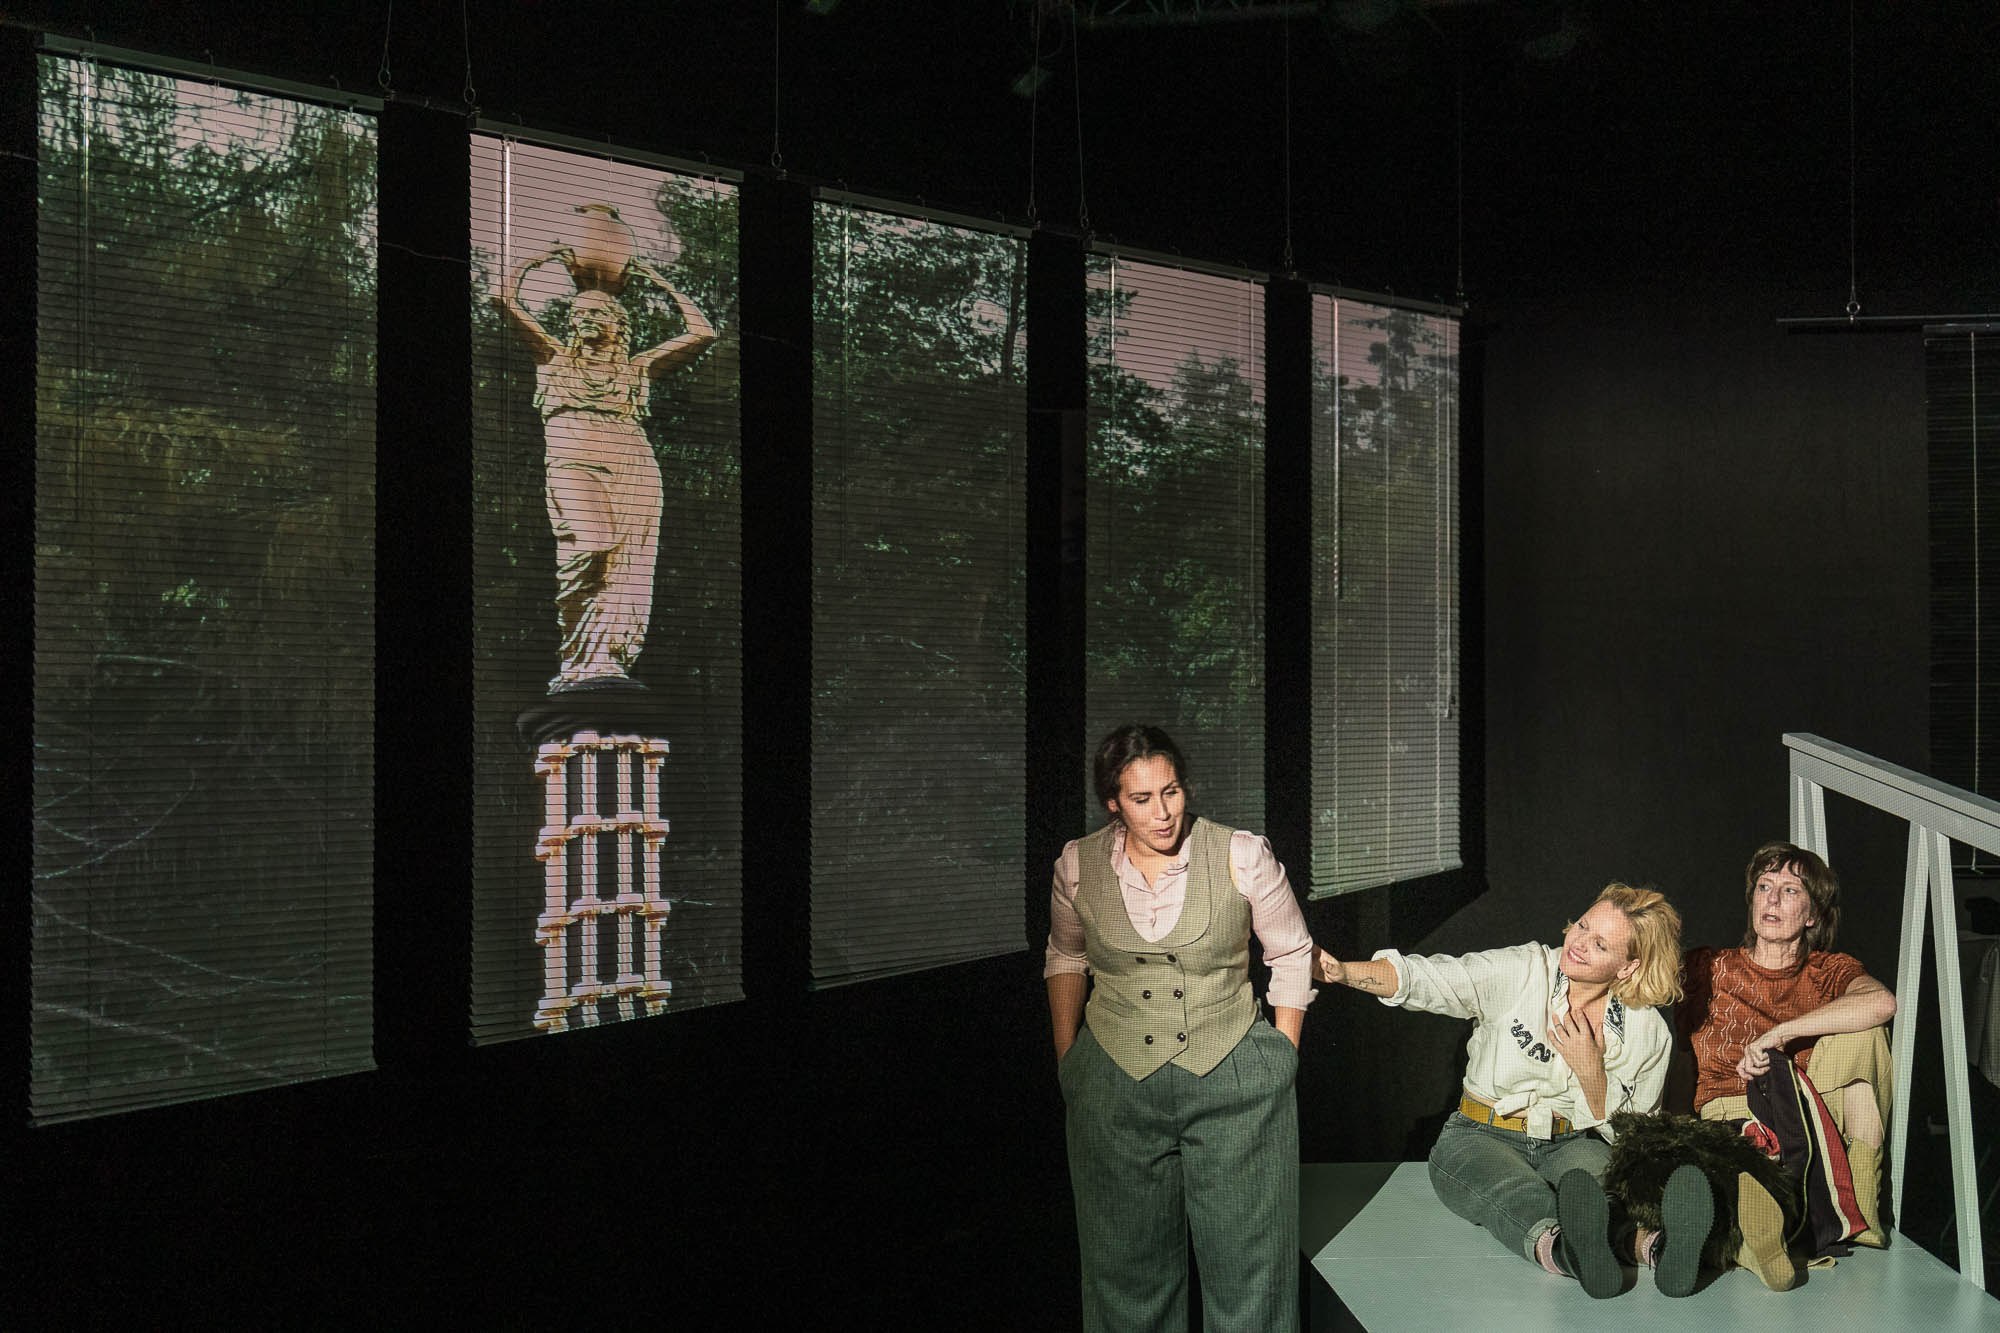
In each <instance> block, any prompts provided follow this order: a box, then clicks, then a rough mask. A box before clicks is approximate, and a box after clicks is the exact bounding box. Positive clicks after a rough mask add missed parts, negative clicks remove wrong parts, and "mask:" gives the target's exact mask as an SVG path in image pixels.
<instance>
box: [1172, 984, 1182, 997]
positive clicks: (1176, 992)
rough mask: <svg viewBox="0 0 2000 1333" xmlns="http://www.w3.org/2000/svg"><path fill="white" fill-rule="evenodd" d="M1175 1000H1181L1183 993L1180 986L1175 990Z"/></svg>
mask: <svg viewBox="0 0 2000 1333" xmlns="http://www.w3.org/2000/svg"><path fill="white" fill-rule="evenodd" d="M1174 998H1175V999H1176V1000H1178V999H1180V998H1181V992H1180V988H1179V987H1178V986H1176V987H1175V988H1174Z"/></svg>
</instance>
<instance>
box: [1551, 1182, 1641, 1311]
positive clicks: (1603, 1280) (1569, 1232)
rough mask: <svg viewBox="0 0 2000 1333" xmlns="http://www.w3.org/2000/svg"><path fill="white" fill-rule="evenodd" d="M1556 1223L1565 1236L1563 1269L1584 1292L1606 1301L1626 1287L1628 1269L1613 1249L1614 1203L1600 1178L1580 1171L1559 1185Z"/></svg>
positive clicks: (1559, 1239) (1560, 1239) (1561, 1241)
mask: <svg viewBox="0 0 2000 1333" xmlns="http://www.w3.org/2000/svg"><path fill="white" fill-rule="evenodd" d="M1556 1220H1557V1221H1558V1222H1559V1223H1560V1224H1561V1226H1562V1234H1561V1235H1560V1236H1559V1237H1557V1239H1556V1244H1557V1245H1558V1246H1559V1247H1560V1248H1561V1250H1562V1266H1563V1267H1564V1268H1567V1269H1568V1270H1569V1271H1570V1272H1572V1273H1574V1274H1576V1280H1577V1281H1579V1282H1581V1283H1582V1284H1583V1289H1584V1290H1585V1291H1587V1292H1589V1293H1590V1294H1591V1295H1592V1296H1595V1297H1596V1298H1597V1299H1599V1300H1603V1299H1604V1298H1605V1297H1607V1296H1616V1295H1617V1294H1618V1293H1619V1291H1621V1290H1622V1289H1623V1288H1624V1286H1625V1270H1624V1267H1623V1266H1622V1265H1621V1264H1619V1262H1618V1256H1617V1255H1616V1254H1614V1253H1612V1250H1611V1204H1610V1202H1609V1200H1607V1199H1606V1198H1605V1197H1604V1186H1602V1185H1600V1184H1598V1183H1597V1177H1596V1176H1593V1175H1591V1174H1590V1172H1588V1171H1585V1170H1583V1169H1582V1168H1580V1167H1579V1168H1578V1169H1577V1170H1575V1171H1571V1172H1569V1173H1567V1174H1566V1175H1564V1176H1563V1178H1562V1179H1561V1180H1560V1181H1558V1182H1557V1183H1556Z"/></svg>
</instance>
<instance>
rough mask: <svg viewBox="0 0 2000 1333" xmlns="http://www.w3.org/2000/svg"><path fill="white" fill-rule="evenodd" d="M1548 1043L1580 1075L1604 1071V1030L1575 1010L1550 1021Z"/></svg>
mask: <svg viewBox="0 0 2000 1333" xmlns="http://www.w3.org/2000/svg"><path fill="white" fill-rule="evenodd" d="M1549 1044H1550V1045H1552V1046H1554V1047H1555V1048H1556V1054H1558V1055H1560V1056H1562V1058H1563V1063H1564V1064H1567V1065H1568V1066H1569V1067H1570V1068H1571V1069H1572V1070H1574V1071H1576V1073H1577V1074H1578V1075H1579V1076H1582V1077H1591V1076H1602V1074H1603V1073H1604V1029H1602V1028H1597V1027H1592V1026H1591V1025H1590V1020H1589V1019H1588V1018H1585V1017H1584V1016H1583V1015H1582V1014H1581V1013H1579V1012H1577V1011H1576V1010H1574V1009H1572V1010H1570V1011H1569V1012H1568V1013H1566V1014H1564V1015H1563V1016H1562V1017H1560V1018H1555V1019H1551V1020H1550V1021H1549Z"/></svg>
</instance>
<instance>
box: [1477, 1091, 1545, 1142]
mask: <svg viewBox="0 0 2000 1333" xmlns="http://www.w3.org/2000/svg"><path fill="white" fill-rule="evenodd" d="M1458 1111H1459V1114H1460V1115H1462V1116H1464V1117H1465V1118H1466V1119H1467V1120H1477V1121H1478V1122H1479V1123H1480V1124H1482V1125H1491V1126H1493V1128H1495V1129H1511V1130H1513V1131H1514V1132H1515V1133H1516V1134H1525V1133H1527V1132H1528V1118H1527V1117H1526V1116H1520V1115H1501V1114H1500V1113H1499V1112H1497V1111H1495V1110H1494V1109H1493V1108H1492V1107H1490V1106H1488V1105H1487V1104H1486V1103H1485V1102H1482V1101H1480V1100H1479V1099H1478V1098H1477V1097H1472V1096H1466V1097H1461V1098H1459V1100H1458ZM1549 1132H1550V1133H1552V1134H1567V1133H1569V1132H1570V1123H1569V1121H1567V1120H1565V1119H1564V1118H1563V1117H1561V1116H1556V1117H1555V1121H1554V1123H1553V1124H1552V1125H1551V1126H1550V1130H1549Z"/></svg>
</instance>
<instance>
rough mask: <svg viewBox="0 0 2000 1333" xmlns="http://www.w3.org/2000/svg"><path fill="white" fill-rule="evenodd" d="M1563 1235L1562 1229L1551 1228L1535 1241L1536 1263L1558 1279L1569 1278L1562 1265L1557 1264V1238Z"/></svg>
mask: <svg viewBox="0 0 2000 1333" xmlns="http://www.w3.org/2000/svg"><path fill="white" fill-rule="evenodd" d="M1561 1234H1562V1228H1561V1227H1550V1228H1549V1229H1548V1230H1547V1231H1544V1232H1543V1233H1542V1234H1541V1235H1540V1236H1538V1237H1536V1239H1535V1262H1536V1263H1538V1264H1540V1265H1541V1266H1542V1267H1543V1268H1545V1269H1547V1270H1548V1271H1549V1272H1551V1273H1554V1274H1555V1275H1556V1276H1557V1277H1568V1276H1569V1274H1568V1273H1565V1272H1564V1271H1563V1269H1562V1265H1561V1264H1559V1263H1557V1262H1556V1237H1558V1236H1560V1235H1561Z"/></svg>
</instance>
